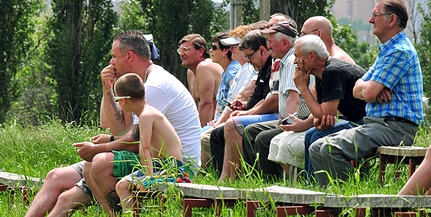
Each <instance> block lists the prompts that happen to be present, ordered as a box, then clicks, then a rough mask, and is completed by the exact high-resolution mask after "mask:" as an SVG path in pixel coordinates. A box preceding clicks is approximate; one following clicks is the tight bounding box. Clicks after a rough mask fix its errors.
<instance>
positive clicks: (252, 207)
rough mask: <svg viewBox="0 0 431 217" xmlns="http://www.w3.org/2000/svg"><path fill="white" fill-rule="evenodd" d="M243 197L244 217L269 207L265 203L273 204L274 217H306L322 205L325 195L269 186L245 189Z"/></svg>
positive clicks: (251, 215) (251, 216) (250, 216)
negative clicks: (270, 202)
mask: <svg viewBox="0 0 431 217" xmlns="http://www.w3.org/2000/svg"><path fill="white" fill-rule="evenodd" d="M243 195H245V198H244V199H246V200H247V202H246V215H247V217H253V216H255V215H256V211H257V209H258V208H259V207H269V206H270V205H269V204H265V202H269V201H272V202H275V203H276V204H277V206H276V216H277V217H284V216H286V215H308V214H311V213H313V212H314V211H315V207H318V206H321V205H323V202H324V199H325V197H326V194H325V193H323V192H317V191H309V190H303V189H297V188H287V187H280V186H270V187H266V188H258V189H247V190H244V193H243Z"/></svg>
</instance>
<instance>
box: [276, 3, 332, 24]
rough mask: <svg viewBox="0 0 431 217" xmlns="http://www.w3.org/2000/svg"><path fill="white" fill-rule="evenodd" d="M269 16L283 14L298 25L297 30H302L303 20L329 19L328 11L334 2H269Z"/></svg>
mask: <svg viewBox="0 0 431 217" xmlns="http://www.w3.org/2000/svg"><path fill="white" fill-rule="evenodd" d="M270 2H271V9H270V11H271V14H274V13H277V12H279V13H284V14H286V15H289V16H290V17H292V18H293V19H294V20H295V21H296V23H297V24H298V29H301V28H302V24H303V23H304V21H305V20H307V19H308V18H309V17H312V16H325V17H329V16H330V13H329V11H328V9H329V8H330V7H331V6H332V5H333V3H334V0H330V1H321V0H290V1H286V0H270Z"/></svg>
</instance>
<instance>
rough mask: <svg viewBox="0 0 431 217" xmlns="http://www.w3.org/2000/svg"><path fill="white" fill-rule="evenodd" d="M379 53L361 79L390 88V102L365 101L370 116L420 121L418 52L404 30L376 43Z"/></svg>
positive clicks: (421, 83)
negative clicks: (381, 42)
mask: <svg viewBox="0 0 431 217" xmlns="http://www.w3.org/2000/svg"><path fill="white" fill-rule="evenodd" d="M379 50H380V53H379V56H378V57H377V59H376V61H375V62H374V64H373V66H372V67H371V68H370V70H368V72H366V73H365V74H364V76H363V77H362V80H364V81H369V80H372V81H375V82H378V83H380V84H382V85H384V86H385V87H387V88H389V89H390V90H392V91H393V93H392V100H391V101H390V102H389V103H383V104H382V103H379V102H378V101H375V102H373V103H367V106H366V112H367V116H370V117H391V116H395V117H401V118H405V119H408V120H410V121H413V122H415V123H416V124H418V125H419V124H421V123H422V122H423V107H422V95H423V81H422V71H421V67H420V64H419V59H418V54H417V52H416V49H415V48H414V46H413V44H412V43H411V41H410V40H409V39H408V38H407V35H406V33H405V32H404V31H402V32H400V33H398V34H397V35H395V36H394V37H392V38H391V39H389V40H388V41H386V42H385V43H384V44H381V45H380V46H379Z"/></svg>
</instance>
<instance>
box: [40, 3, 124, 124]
mask: <svg viewBox="0 0 431 217" xmlns="http://www.w3.org/2000/svg"><path fill="white" fill-rule="evenodd" d="M87 3H88V4H87ZM52 10H53V15H52V18H51V19H50V20H49V22H48V28H49V30H50V35H49V37H48V46H47V50H46V58H47V59H46V60H47V64H48V65H49V66H50V67H51V71H50V76H51V77H52V78H53V79H54V80H55V82H56V89H57V96H58V99H57V100H58V106H59V111H58V112H59V113H58V116H59V118H60V119H62V120H65V121H79V120H80V118H81V116H82V115H83V114H84V113H85V112H88V113H89V114H94V115H96V116H97V114H98V110H99V109H98V107H99V102H100V99H101V91H100V89H101V83H100V78H99V73H100V70H101V69H102V68H103V67H105V66H107V65H108V64H109V51H110V48H111V43H110V42H111V41H112V37H113V27H114V25H115V24H116V21H117V20H116V15H115V13H114V11H113V8H112V3H111V1H109V0H93V1H86V0H81V1H69V0H53V1H52ZM94 118H96V117H94Z"/></svg>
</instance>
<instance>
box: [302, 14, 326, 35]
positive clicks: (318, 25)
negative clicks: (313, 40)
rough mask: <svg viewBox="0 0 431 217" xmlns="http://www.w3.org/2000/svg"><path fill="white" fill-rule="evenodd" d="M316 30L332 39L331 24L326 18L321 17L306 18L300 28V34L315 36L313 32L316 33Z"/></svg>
mask: <svg viewBox="0 0 431 217" xmlns="http://www.w3.org/2000/svg"><path fill="white" fill-rule="evenodd" d="M317 29H320V30H321V31H322V33H323V34H324V35H326V36H330V37H331V38H332V30H333V27H332V24H331V22H330V21H329V20H328V19H327V18H326V17H323V16H315V17H310V18H308V19H307V20H306V21H305V22H304V25H303V26H302V31H301V34H302V35H308V34H310V33H312V32H314V34H316V33H315V31H317Z"/></svg>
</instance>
